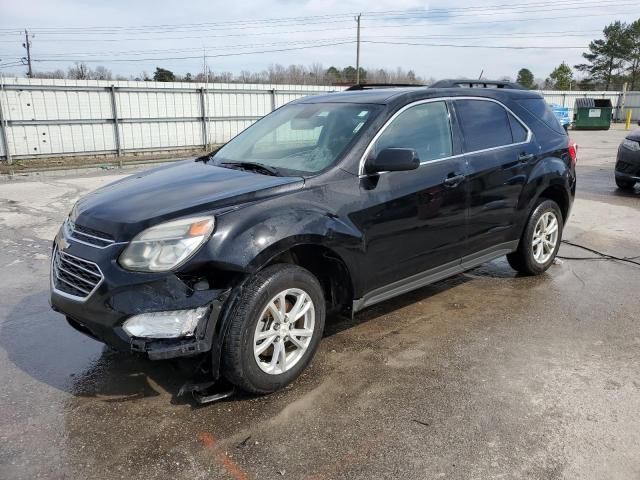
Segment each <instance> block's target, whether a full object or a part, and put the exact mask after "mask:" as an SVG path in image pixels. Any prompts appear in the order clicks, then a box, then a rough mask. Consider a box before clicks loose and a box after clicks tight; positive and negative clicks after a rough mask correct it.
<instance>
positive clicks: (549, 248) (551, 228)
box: [531, 212, 558, 264]
mask: <svg viewBox="0 0 640 480" xmlns="http://www.w3.org/2000/svg"><path fill="white" fill-rule="evenodd" d="M557 243H558V217H556V214H555V213H554V212H545V213H544V214H543V215H542V216H541V217H540V219H539V220H538V223H536V228H535V229H534V231H533V241H532V242H531V248H532V250H533V252H532V253H533V259H534V260H535V261H536V262H537V263H540V264H543V263H546V262H548V261H549V259H550V258H551V256H552V255H553V253H554V252H555V249H556V245H557Z"/></svg>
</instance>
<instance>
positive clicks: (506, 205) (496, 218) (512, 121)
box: [454, 98, 535, 257]
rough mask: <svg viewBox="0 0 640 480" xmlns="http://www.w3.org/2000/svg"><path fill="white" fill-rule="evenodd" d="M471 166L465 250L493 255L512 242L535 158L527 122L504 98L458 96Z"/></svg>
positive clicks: (471, 253)
mask: <svg viewBox="0 0 640 480" xmlns="http://www.w3.org/2000/svg"><path fill="white" fill-rule="evenodd" d="M454 105H455V112H456V117H457V119H458V122H459V126H460V129H461V131H462V137H463V145H464V147H463V148H464V152H465V153H464V158H465V160H466V164H467V165H466V166H467V185H468V191H469V211H468V221H467V247H466V249H465V250H466V252H465V253H466V255H473V256H480V257H481V256H483V255H487V256H488V257H491V256H495V253H496V252H500V251H503V250H504V251H505V253H506V250H509V249H512V248H513V242H514V241H517V240H518V235H519V232H517V231H516V230H517V228H516V223H517V220H518V203H519V199H520V194H521V192H522V189H523V187H524V185H525V183H526V181H527V178H528V175H529V171H530V169H531V167H532V165H533V161H534V160H535V147H534V144H533V143H532V138H531V137H532V134H531V132H530V130H529V129H528V127H527V126H526V125H525V124H524V123H523V122H522V121H521V120H520V119H518V118H517V117H516V116H515V115H514V114H513V113H512V112H511V111H509V110H508V109H507V108H505V106H504V105H502V104H501V103H499V102H497V101H494V100H490V99H481V98H478V99H466V98H465V99H456V100H455V101H454Z"/></svg>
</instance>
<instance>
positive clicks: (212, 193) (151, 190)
mask: <svg viewBox="0 0 640 480" xmlns="http://www.w3.org/2000/svg"><path fill="white" fill-rule="evenodd" d="M303 185H304V179H302V178H301V177H274V176H268V175H261V174H258V173H254V172H250V171H242V170H234V169H230V168H222V167H216V166H213V165H211V164H208V163H206V162H201V161H194V160H187V161H183V162H177V163H174V164H171V165H169V166H163V167H159V168H155V169H152V170H148V171H146V172H142V173H139V174H136V175H131V176H130V177H127V178H125V179H122V180H119V181H117V182H114V183H111V184H109V185H106V186H104V187H101V188H99V189H97V190H95V191H94V192H92V193H90V194H88V195H87V196H85V197H83V198H82V199H80V200H79V201H78V203H77V204H76V206H75V208H74V211H73V212H72V220H74V222H76V223H77V224H79V225H82V226H84V227H88V228H91V229H94V230H97V231H99V232H104V233H107V234H109V235H111V236H113V237H114V238H115V239H117V240H129V239H130V238H131V237H132V236H134V235H136V234H137V233H139V232H140V231H141V230H143V229H145V228H148V227H149V226H152V225H155V224H157V223H160V222H162V221H166V220H170V219H174V218H179V217H183V216H187V215H194V214H198V213H203V212H210V211H212V210H215V209H217V208H221V207H226V206H231V205H239V204H242V203H246V202H251V201H255V200H259V199H261V198H265V197H268V196H272V195H278V194H281V193H284V192H287V191H290V190H297V189H299V188H302V186H303Z"/></svg>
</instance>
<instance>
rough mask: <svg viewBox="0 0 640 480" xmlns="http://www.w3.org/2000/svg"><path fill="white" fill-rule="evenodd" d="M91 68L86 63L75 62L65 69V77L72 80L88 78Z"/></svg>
mask: <svg viewBox="0 0 640 480" xmlns="http://www.w3.org/2000/svg"><path fill="white" fill-rule="evenodd" d="M90 72H91V69H90V68H89V66H88V65H87V64H86V63H81V62H76V63H75V65H74V66H73V67H69V69H68V70H67V78H70V79H72V80H89V79H90V78H91V75H90Z"/></svg>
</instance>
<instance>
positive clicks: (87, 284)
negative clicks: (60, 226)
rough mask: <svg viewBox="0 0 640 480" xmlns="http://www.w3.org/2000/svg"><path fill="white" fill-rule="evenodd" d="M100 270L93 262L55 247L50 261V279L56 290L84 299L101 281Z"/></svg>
mask: <svg viewBox="0 0 640 480" xmlns="http://www.w3.org/2000/svg"><path fill="white" fill-rule="evenodd" d="M102 278H103V277H102V272H101V271H100V268H98V266H97V265H96V264H95V263H93V262H89V261H87V260H83V259H81V258H78V257H75V256H73V255H69V254H68V253H64V252H61V251H60V250H58V248H57V247H56V248H55V249H54V251H53V259H52V261H51V280H52V282H53V286H54V288H55V289H56V290H58V291H60V292H62V293H66V294H67V295H71V296H72V297H76V298H78V299H79V300H84V299H86V298H88V297H89V295H91V294H92V293H93V291H94V290H95V289H96V288H97V287H98V285H100V282H102Z"/></svg>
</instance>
